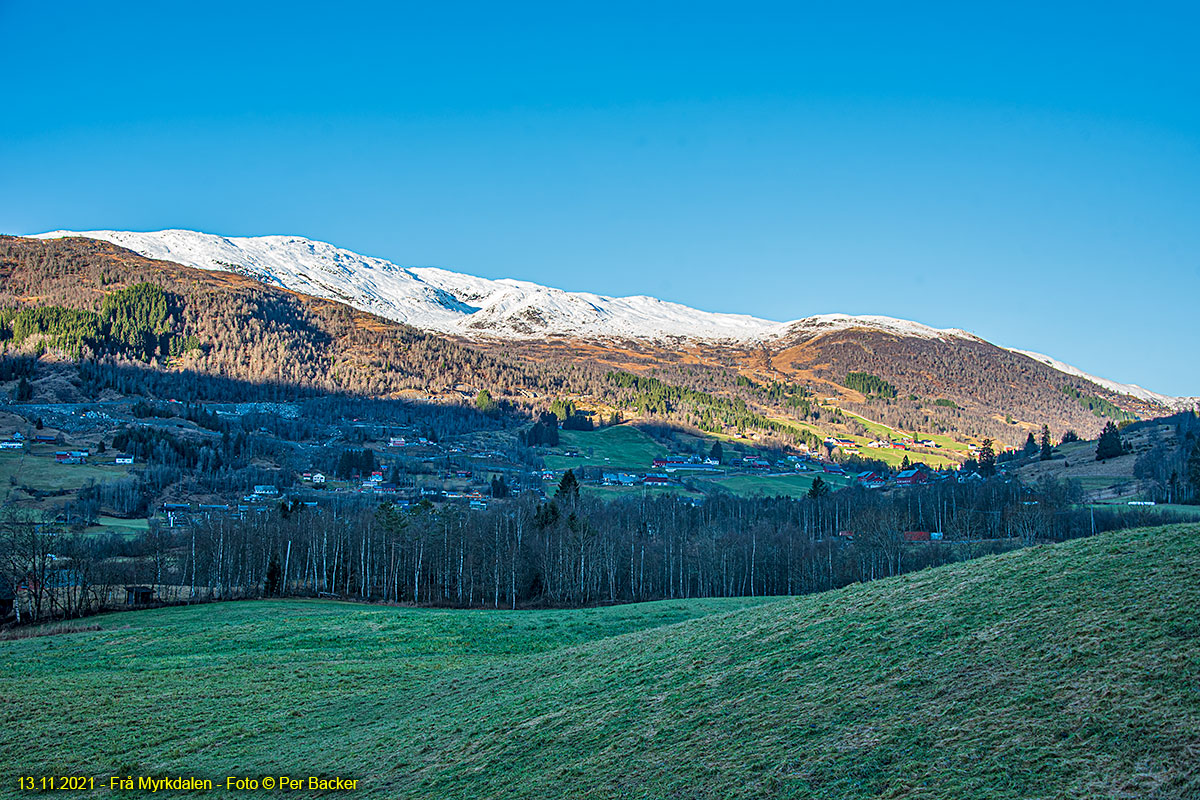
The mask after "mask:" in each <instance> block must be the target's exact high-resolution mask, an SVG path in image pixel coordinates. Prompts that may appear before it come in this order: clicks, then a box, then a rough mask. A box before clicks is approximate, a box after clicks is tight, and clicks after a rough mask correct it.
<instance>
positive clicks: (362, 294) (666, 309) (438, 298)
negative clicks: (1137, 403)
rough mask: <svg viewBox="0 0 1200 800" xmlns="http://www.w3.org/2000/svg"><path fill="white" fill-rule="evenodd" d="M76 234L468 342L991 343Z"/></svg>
mask: <svg viewBox="0 0 1200 800" xmlns="http://www.w3.org/2000/svg"><path fill="white" fill-rule="evenodd" d="M67 236H81V237H86V238H91V239H100V240H103V241H107V242H111V243H113V244H116V245H119V246H121V247H125V248H128V249H130V250H132V251H134V252H136V253H139V254H141V255H143V256H146V257H148V258H156V259H162V260H165V261H173V262H176V263H179V264H184V265H185V266H190V267H197V268H199V269H206V270H219V271H228V272H236V273H239V274H243V275H247V276H249V277H253V278H255V279H257V280H259V281H262V282H263V283H266V284H270V285H274V286H280V287H283V288H285V289H290V290H293V291H297V292H302V293H304V294H309V295H314V296H316V297H323V298H327V299H330V300H336V301H339V302H342V303H346V304H348V305H351V306H354V307H355V308H358V309H360V310H363V311H367V312H370V313H372V314H377V315H379V316H381V317H385V318H387V319H391V320H395V321H397V322H402V323H405V324H408V325H412V326H413V327H416V328H421V329H425V330H433V331H439V332H443V333H450V334H456V335H459V336H467V337H494V338H508V339H530V338H539V337H545V336H568V337H575V338H582V339H591V340H622V339H623V340H630V339H634V340H650V341H678V340H681V339H690V340H695V341H710V342H725V343H729V344H741V343H745V344H752V343H753V344H757V343H762V344H768V345H773V346H782V347H787V346H790V345H791V344H793V343H798V342H804V341H808V340H811V339H814V338H816V337H818V336H821V335H824V334H828V333H831V332H836V331H841V330H846V329H851V328H860V329H861V328H866V329H871V330H875V331H879V332H882V333H887V334H893V335H897V336H905V337H915V338H920V339H939V340H972V341H975V342H981V341H982V340H980V339H979V338H978V337H976V336H974V335H972V334H970V333H968V332H967V331H964V330H960V329H957V328H947V329H939V328H932V327H929V326H927V325H922V324H920V323H917V322H911V321H909V320H902V319H895V318H892V317H881V316H853V315H848V314H821V315H818V316H813V317H807V318H804V319H800V320H794V321H792V322H784V323H780V322H773V321H771V320H766V319H760V318H757V317H752V316H748V315H744V314H722V313H714V312H709V311H700V310H697V309H694V308H689V307H687V306H684V305H680V304H678V303H670V302H666V301H664V300H659V299H657V298H654V297H647V296H634V297H606V296H603V295H597V294H591V293H588V292H567V291H563V290H561V289H554V288H550V287H546V286H541V285H538V284H536V283H530V282H528V281H518V280H511V279H503V280H489V279H486V278H477V277H474V276H472V275H467V274H463V273H459V272H452V271H450V270H445V269H438V268H435V267H402V266H399V265H397V264H393V263H392V262H390V261H387V260H384V259H381V258H373V257H370V256H362V255H359V254H357V253H354V252H351V251H349V250H344V249H342V248H339V247H335V246H333V245H331V244H328V243H325V242H318V241H313V240H311V239H305V238H303V237H300V236H255V237H225V236H216V235H213V234H208V233H200V232H197V231H188V230H165V231H154V232H144V233H142V232H132V231H79V232H76V231H51V232H49V233H42V234H37V235H36V236H35V237H34V238H40V239H56V238H62V237H67ZM1012 352H1015V353H1019V354H1021V355H1024V356H1027V357H1029V358H1032V359H1034V360H1036V361H1038V362H1040V363H1042V364H1045V365H1047V366H1049V367H1051V368H1053V369H1055V370H1058V371H1060V372H1062V373H1064V374H1066V375H1071V376H1074V377H1079V378H1082V379H1085V380H1088V381H1091V382H1093V383H1095V384H1097V385H1099V386H1102V387H1105V388H1107V389H1109V390H1111V391H1114V392H1117V393H1118V394H1126V395H1130V396H1132V397H1134V398H1137V399H1138V400H1142V401H1144V402H1149V403H1154V404H1157V405H1161V406H1164V407H1167V408H1195V407H1198V406H1200V400H1198V399H1197V398H1176V397H1168V396H1166V395H1161V394H1158V393H1157V392H1151V391H1149V390H1147V389H1143V388H1142V387H1140V386H1135V385H1132V384H1122V383H1117V382H1115V381H1110V380H1107V379H1104V378H1098V377H1096V376H1094V375H1089V374H1088V373H1086V372H1083V371H1082V370H1080V369H1077V368H1075V367H1072V366H1070V365H1069V364H1064V363H1063V362H1061V361H1056V360H1055V359H1052V358H1050V357H1048V356H1045V355H1042V354H1040V353H1032V352H1026V351H1022V350H1012Z"/></svg>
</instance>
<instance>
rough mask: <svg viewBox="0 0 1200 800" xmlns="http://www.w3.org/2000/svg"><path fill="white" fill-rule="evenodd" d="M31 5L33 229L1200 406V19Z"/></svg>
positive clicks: (27, 26) (2, 224)
mask: <svg viewBox="0 0 1200 800" xmlns="http://www.w3.org/2000/svg"><path fill="white" fill-rule="evenodd" d="M649 5H651V4H646V3H630V4H627V5H626V4H621V3H579V2H561V1H560V2H556V3H549V4H545V5H535V4H532V3H512V4H510V3H486V4H477V5H476V4H455V3H429V2H425V3H412V4H408V3H378V4H361V3H344V4H329V3H321V4H306V3H303V2H296V3H287V4H279V5H278V6H276V7H274V8H268V7H267V6H268V4H266V3H246V2H238V3H228V4H225V3H217V2H207V3H196V4H192V3H137V2H122V3H94V2H86V3H81V2H54V3H44V2H34V1H33V0H30V1H29V2H15V1H14V0H0V34H2V35H3V42H4V45H3V47H2V48H0V89H2V92H3V97H2V104H0V231H6V232H12V233H32V232H38V231H44V230H49V229H54V228H73V229H92V228H115V229H129V230H156V229H160V228H168V227H179V228H193V229H198V230H203V231H208V232H213V233H221V234H226V235H260V234H269V233H287V234H299V235H303V236H308V237H311V238H315V239H323V240H326V241H330V242H333V243H335V244H337V245H340V246H343V247H347V248H350V249H352V250H355V251H358V252H362V253H366V254H369V255H376V256H382V257H385V258H389V259H391V260H393V261H396V262H398V263H402V264H410V265H438V266H444V267H447V268H451V269H456V270H461V271H465V272H470V273H474V274H478V275H483V276H487V277H516V278H523V279H527V280H533V281H537V282H540V283H546V284H550V285H554V286H559V287H562V288H567V289H586V290H590V291H596V292H600V293H603V294H612V295H623V294H653V295H656V296H660V297H663V298H666V299H670V300H675V301H679V302H683V303H687V304H689V305H694V306H697V307H700V308H704V309H709V310H723V311H737V312H744V313H750V314H755V315H758V316H763V317H767V318H772V319H779V320H784V319H793V318H797V317H802V316H806V315H810V314H817V313H825V312H834V311H845V312H850V313H858V314H868V313H869V314H887V315H891V316H897V317H906V318H912V319H917V320H919V321H921V322H925V323H928V324H932V325H937V326H955V327H963V328H967V329H969V330H971V331H973V332H975V333H977V334H979V335H981V336H984V337H985V338H988V339H990V340H992V341H995V342H997V343H1000V344H1004V345H1008V346H1013V347H1022V348H1027V349H1034V350H1040V351H1042V352H1046V353H1049V354H1051V355H1053V356H1055V357H1057V358H1060V359H1062V360H1064V361H1068V362H1071V363H1074V364H1076V365H1077V366H1079V367H1081V368H1084V369H1087V370H1088V371H1091V372H1094V373H1096V374H1099V375H1102V376H1105V377H1111V378H1115V379H1119V380H1123V381H1130V382H1135V383H1141V384H1143V385H1145V386H1147V387H1148V388H1152V389H1155V390H1158V391H1164V392H1169V393H1173V394H1200V368H1198V367H1197V365H1198V363H1200V358H1198V357H1197V353H1196V342H1197V334H1196V330H1197V328H1196V320H1195V314H1196V311H1197V307H1198V303H1197V300H1198V299H1200V55H1198V51H1197V45H1196V39H1195V32H1196V30H1197V29H1198V28H1200V12H1198V11H1197V10H1196V8H1197V6H1196V5H1195V4H1193V3H1178V4H1153V3H1149V4H1132V3H1121V4H1115V3H1114V4H1105V3H1080V4H1078V5H1072V4H1065V3H1053V4H1047V3H1037V4H1029V5H1018V4H1013V3H1010V4H994V5H990V6H988V7H984V6H982V5H980V4H964V3H955V4H946V5H944V6H941V7H934V6H927V7H924V9H923V10H916V9H915V5H914V4H908V3H892V4H886V5H880V6H879V7H871V6H870V5H868V4H862V3H860V4H854V6H853V7H854V13H852V14H851V13H840V11H839V9H841V8H848V7H849V5H848V4H842V3H820V4H811V6H808V7H806V4H779V5H751V4H745V3H728V4H725V5H722V6H717V5H713V6H705V5H702V4H697V3H688V4H679V5H673V6H671V5H665V4H662V5H660V4H653V5H654V9H653V10H648V9H647V6H649Z"/></svg>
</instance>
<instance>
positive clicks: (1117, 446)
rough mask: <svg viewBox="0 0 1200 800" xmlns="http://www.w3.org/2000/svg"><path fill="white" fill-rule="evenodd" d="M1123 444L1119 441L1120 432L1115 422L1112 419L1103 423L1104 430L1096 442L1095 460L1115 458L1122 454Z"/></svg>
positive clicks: (1123, 451) (1123, 450)
mask: <svg viewBox="0 0 1200 800" xmlns="http://www.w3.org/2000/svg"><path fill="white" fill-rule="evenodd" d="M1124 453H1125V445H1124V444H1122V442H1121V432H1120V431H1119V430H1117V426H1116V423H1114V422H1113V421H1112V420H1109V421H1108V422H1106V423H1104V430H1103V431H1101V433H1100V440H1099V441H1098V442H1096V460H1097V461H1104V460H1105V459H1109V458H1116V457H1117V456H1120V455H1124Z"/></svg>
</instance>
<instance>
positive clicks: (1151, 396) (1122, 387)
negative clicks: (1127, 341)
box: [1005, 347, 1200, 410]
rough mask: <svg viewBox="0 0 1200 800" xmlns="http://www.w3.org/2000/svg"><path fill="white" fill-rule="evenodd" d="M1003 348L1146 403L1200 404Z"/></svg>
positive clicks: (1181, 407)
mask: <svg viewBox="0 0 1200 800" xmlns="http://www.w3.org/2000/svg"><path fill="white" fill-rule="evenodd" d="M1005 349H1007V350H1010V351H1012V352H1014V353H1020V354H1021V355H1023V356H1029V357H1030V358H1032V359H1033V360H1034V361H1040V362H1041V363H1043V364H1045V365H1046V366H1048V367H1051V368H1053V369H1056V370H1058V371H1059V372H1063V373H1066V374H1067V375H1074V376H1075V377H1077V378H1083V379H1084V380H1086V381H1091V382H1092V383H1094V384H1096V385H1098V386H1103V387H1104V388H1105V389H1108V390H1109V391H1112V392H1116V393H1117V394H1127V395H1129V396H1130V397H1136V398H1137V399H1139V400H1144V401H1146V402H1147V403H1154V404H1156V405H1160V406H1165V407H1167V408H1175V409H1179V410H1184V409H1191V408H1196V407H1198V406H1200V397H1171V396H1169V395H1165V394H1159V393H1158V392H1152V391H1150V390H1149V389H1144V388H1142V387H1141V386H1138V385H1137V384H1136V383H1118V382H1117V381H1112V380H1109V379H1108V378H1098V377H1096V376H1095V375H1090V374H1088V373H1086V372H1084V371H1083V370H1081V369H1080V368H1079V367H1073V366H1071V365H1070V364H1066V363H1064V362H1062V361H1059V360H1058V359H1056V358H1051V357H1050V356H1048V355H1045V354H1044V353H1035V352H1033V351H1032V350H1018V349H1016V348H1014V347H1008V348H1005Z"/></svg>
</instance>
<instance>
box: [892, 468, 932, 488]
mask: <svg viewBox="0 0 1200 800" xmlns="http://www.w3.org/2000/svg"><path fill="white" fill-rule="evenodd" d="M926 483H929V473H928V472H926V471H925V470H923V469H921V468H919V467H918V468H916V469H906V470H904V472H901V473H900V474H899V475H897V476H896V485H897V486H920V485H922V484H926Z"/></svg>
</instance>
